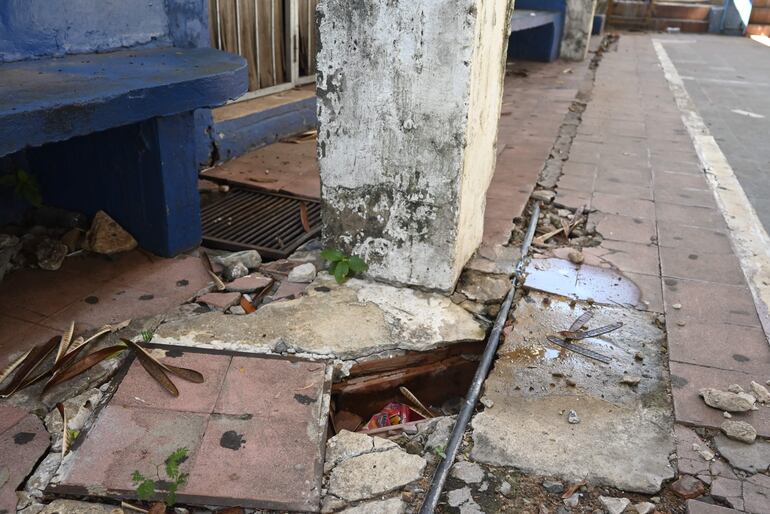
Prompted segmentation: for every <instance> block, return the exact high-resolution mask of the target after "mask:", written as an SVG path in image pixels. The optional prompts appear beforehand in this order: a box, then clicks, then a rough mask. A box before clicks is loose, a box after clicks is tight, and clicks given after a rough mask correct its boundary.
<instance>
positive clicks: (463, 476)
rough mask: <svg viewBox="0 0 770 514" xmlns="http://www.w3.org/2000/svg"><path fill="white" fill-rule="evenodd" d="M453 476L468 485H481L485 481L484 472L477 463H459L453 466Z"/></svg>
mask: <svg viewBox="0 0 770 514" xmlns="http://www.w3.org/2000/svg"><path fill="white" fill-rule="evenodd" d="M452 476H453V477H455V478H456V479H458V480H462V481H463V482H465V483H466V484H479V483H481V481H482V480H484V470H483V469H481V466H479V465H478V464H476V463H475V462H468V461H464V462H458V463H457V464H455V465H454V466H452Z"/></svg>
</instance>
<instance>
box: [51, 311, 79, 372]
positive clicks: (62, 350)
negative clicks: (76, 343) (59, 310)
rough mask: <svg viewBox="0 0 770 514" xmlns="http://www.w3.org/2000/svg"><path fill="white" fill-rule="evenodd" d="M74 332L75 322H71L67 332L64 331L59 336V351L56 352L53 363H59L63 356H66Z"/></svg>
mask: <svg viewBox="0 0 770 514" xmlns="http://www.w3.org/2000/svg"><path fill="white" fill-rule="evenodd" d="M74 332H75V322H74V321H73V322H72V323H70V326H69V328H68V329H67V330H65V331H64V334H62V336H61V341H59V349H58V350H57V351H56V359H55V360H54V362H59V361H60V360H61V358H62V357H64V355H66V353H67V350H69V347H70V343H71V342H72V334H73V333H74Z"/></svg>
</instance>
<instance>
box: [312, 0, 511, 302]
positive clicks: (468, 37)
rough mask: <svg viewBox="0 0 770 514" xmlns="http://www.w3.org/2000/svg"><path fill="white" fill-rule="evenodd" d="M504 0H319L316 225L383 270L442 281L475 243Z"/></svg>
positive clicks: (500, 73) (488, 166)
mask: <svg viewBox="0 0 770 514" xmlns="http://www.w3.org/2000/svg"><path fill="white" fill-rule="evenodd" d="M511 5H512V1H510V0H367V1H351V0H321V2H320V4H319V10H318V13H319V16H318V18H319V22H318V23H319V32H320V50H319V54H318V75H317V96H318V124H319V130H318V157H319V161H320V165H321V196H322V199H323V204H324V209H323V220H324V236H325V238H326V239H327V242H328V243H329V244H332V245H336V246H338V247H340V248H342V249H343V250H345V251H348V252H352V253H354V254H356V255H359V256H361V257H363V258H364V259H365V260H366V261H367V262H368V263H369V272H370V274H372V275H373V276H375V277H376V278H379V279H383V280H387V281H392V282H396V283H401V284H410V285H417V286H422V287H426V288H431V289H440V290H450V289H451V288H452V287H453V286H454V283H455V281H456V279H457V277H458V276H459V274H460V271H461V269H462V267H463V265H464V264H465V262H466V261H467V260H468V259H469V258H470V256H471V255H472V254H473V252H474V251H475V249H476V248H477V247H478V245H479V243H480V242H481V236H482V230H483V220H484V206H485V195H486V190H487V187H488V186H489V182H490V180H491V177H492V173H493V171H494V167H495V155H496V153H495V143H496V137H497V121H498V117H499V114H500V104H501V98H502V84H503V78H504V66H505V55H506V48H507V38H508V26H509V21H510V12H511V10H510V9H511Z"/></svg>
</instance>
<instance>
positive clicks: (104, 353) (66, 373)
mask: <svg viewBox="0 0 770 514" xmlns="http://www.w3.org/2000/svg"><path fill="white" fill-rule="evenodd" d="M125 349H126V347H125V345H122V344H121V345H115V346H108V347H107V348H102V349H101V350H97V351H95V352H94V353H89V354H88V355H86V356H85V357H83V358H82V359H80V360H79V361H76V362H73V363H72V364H71V365H69V366H67V367H66V368H63V369H61V370H60V371H59V372H58V373H56V375H54V376H53V377H52V378H51V380H49V381H48V383H47V384H46V385H45V387H44V388H43V392H45V391H48V390H49V389H50V388H52V387H54V386H56V385H58V384H61V383H62V382H66V381H67V380H69V379H71V378H74V377H76V376H78V375H80V374H81V373H83V372H84V371H86V370H89V369H91V368H93V367H94V366H96V365H97V364H99V363H100V362H102V361H103V360H104V359H107V358H109V357H112V356H113V355H115V354H117V353H120V352H122V351H123V350H125Z"/></svg>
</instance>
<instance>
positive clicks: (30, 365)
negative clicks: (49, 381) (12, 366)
mask: <svg viewBox="0 0 770 514" xmlns="http://www.w3.org/2000/svg"><path fill="white" fill-rule="evenodd" d="M60 340H61V336H55V337H52V338H51V339H49V340H48V342H47V343H44V344H42V345H38V346H35V347H34V348H33V349H32V350H31V351H30V352H29V354H27V357H26V358H25V359H24V361H23V362H22V363H21V364H20V365H19V366H18V368H19V369H18V370H17V371H16V374H15V375H14V376H13V380H11V382H10V383H9V384H8V386H7V387H6V388H5V389H3V390H2V392H0V398H8V397H9V396H11V395H12V394H13V393H15V392H16V391H18V390H19V389H22V388H24V387H26V386H27V385H29V384H28V383H27V380H28V379H29V376H30V375H32V372H34V371H35V370H36V369H37V368H38V367H40V365H41V364H42V363H43V361H44V360H45V359H46V357H48V356H49V355H50V354H51V352H53V350H54V348H56V347H57V345H58V344H59V341H60Z"/></svg>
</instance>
